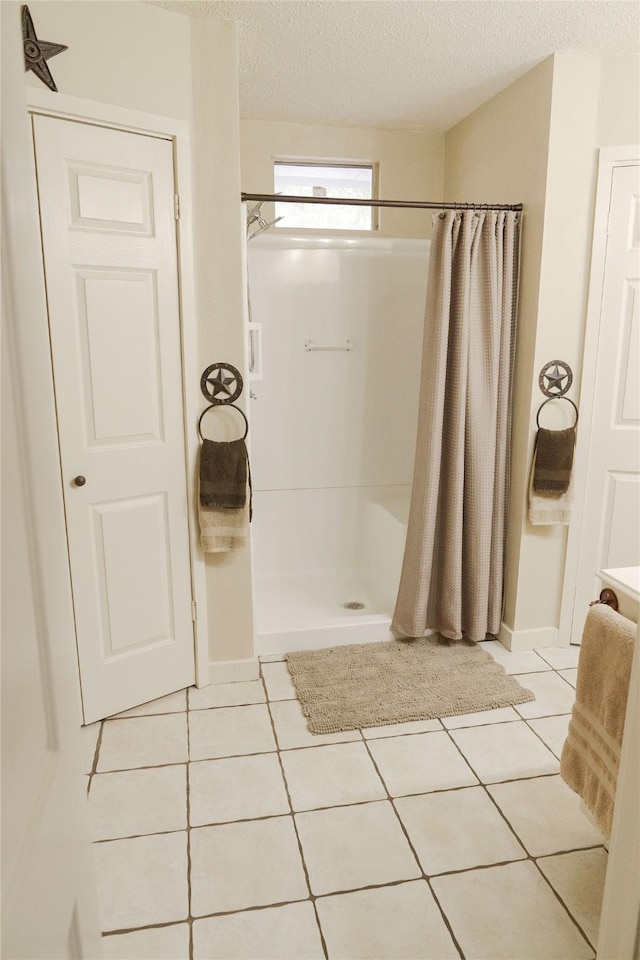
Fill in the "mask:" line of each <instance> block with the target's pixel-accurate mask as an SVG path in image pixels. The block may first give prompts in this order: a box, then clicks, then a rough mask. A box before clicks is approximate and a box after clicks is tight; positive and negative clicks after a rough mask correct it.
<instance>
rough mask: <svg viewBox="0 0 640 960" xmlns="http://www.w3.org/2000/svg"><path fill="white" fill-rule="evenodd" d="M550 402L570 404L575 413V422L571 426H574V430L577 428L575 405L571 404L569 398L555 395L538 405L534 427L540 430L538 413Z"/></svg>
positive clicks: (576, 409)
mask: <svg viewBox="0 0 640 960" xmlns="http://www.w3.org/2000/svg"><path fill="white" fill-rule="evenodd" d="M552 400H566V401H567V403H570V404H571V406H572V407H573V409H574V410H575V412H576V421H575V423H574V425H573V426H574V428H575V427H577V426H578V408H577V407H576V405H575V403H574V402H573V400H572V399H571V397H561V396H559V395H557V396H553V397H547V399H546V400H543V401H542V403H541V404H540V406H539V407H538V412H537V414H536V426H537V427H538V429H540V411H541V410H542V408H543V407H544V406H546V405H547V404H548V403H551V401H552Z"/></svg>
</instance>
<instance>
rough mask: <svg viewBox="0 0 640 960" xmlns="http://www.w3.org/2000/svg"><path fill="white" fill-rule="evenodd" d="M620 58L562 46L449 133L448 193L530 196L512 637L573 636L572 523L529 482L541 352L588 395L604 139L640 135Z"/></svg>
mask: <svg viewBox="0 0 640 960" xmlns="http://www.w3.org/2000/svg"><path fill="white" fill-rule="evenodd" d="M633 60H635V68H634V64H633V63H632V62H631V61H633ZM621 61H625V62H624V63H623V62H618V61H617V60H615V61H614V60H613V58H612V59H611V60H604V61H601V60H600V58H592V57H580V56H573V55H568V54H556V55H554V56H553V57H550V58H549V59H547V60H546V61H544V62H543V63H542V64H540V65H539V66H538V67H536V68H534V70H532V71H530V72H529V73H528V74H526V75H525V76H524V77H522V78H520V80H518V81H517V82H516V83H514V84H513V85H512V86H510V87H509V88H508V89H507V90H505V91H503V92H502V93H501V94H499V95H498V96H497V97H494V98H493V99H492V100H491V101H489V102H488V103H486V104H484V105H483V106H482V107H480V108H479V109H478V110H476V111H475V113H473V114H472V115H471V116H470V117H467V118H466V119H465V120H463V121H462V122H461V123H460V124H458V125H457V126H456V127H454V128H453V130H451V131H450V132H449V133H448V134H447V138H446V152H445V164H446V166H445V185H446V192H447V196H448V197H450V196H453V195H454V194H459V195H460V196H459V198H460V199H475V200H479V199H480V200H483V199H487V200H505V201H509V202H510V201H512V200H521V201H523V202H524V204H525V214H524V219H523V245H522V272H521V298H520V310H519V328H518V348H517V356H516V368H515V383H514V405H513V465H512V488H511V500H510V521H509V531H508V540H507V582H506V596H505V613H504V625H505V628H506V629H505V630H504V636H503V639H505V640H506V641H507V642H511V643H513V645H514V647H518V646H520V647H525V646H529V645H534V644H539V645H543V644H545V643H555V642H560V643H563V642H567V639H568V638H566V637H560V636H558V631H557V628H558V625H559V622H560V607H561V600H562V585H563V576H564V562H565V554H566V536H567V532H566V529H565V528H562V527H540V528H538V527H536V528H533V527H531V526H530V525H529V523H528V521H527V516H526V510H527V482H528V472H529V468H530V463H531V456H532V449H533V439H534V436H535V428H536V427H535V414H536V410H537V408H538V406H539V404H540V402H541V400H542V399H543V398H542V395H541V394H540V392H539V390H538V386H537V378H538V373H539V370H540V368H541V367H542V366H543V364H544V363H546V362H547V361H548V360H554V359H564V360H566V361H567V362H568V363H569V364H570V365H571V367H572V368H573V371H574V377H575V379H574V385H573V387H572V390H571V396H572V397H574V398H577V397H578V395H579V387H580V374H581V364H582V351H583V338H584V324H585V315H586V302H587V287H588V274H589V261H590V250H591V237H592V230H593V208H594V199H595V176H596V170H597V148H598V147H599V146H604V145H609V144H611V143H613V142H616V141H617V142H629V140H632V139H633V137H634V136H637V115H636V112H635V110H634V107H633V104H634V103H635V102H637V92H634V93H633V94H630V93H629V90H628V85H629V82H630V79H631V76H632V74H633V71H634V69H635V71H636V73H637V58H621ZM496 190H497V191H499V192H498V194H496ZM473 191H475V193H476V195H475V197H471V192H473ZM478 191H480V192H478ZM461 192H462V194H461ZM568 411H569V408H568V406H567V413H568ZM568 422H569V417H567V420H566V421H560V420H558V422H557V425H559V426H563V425H565V423H567V424H568ZM553 425H556V424H553Z"/></svg>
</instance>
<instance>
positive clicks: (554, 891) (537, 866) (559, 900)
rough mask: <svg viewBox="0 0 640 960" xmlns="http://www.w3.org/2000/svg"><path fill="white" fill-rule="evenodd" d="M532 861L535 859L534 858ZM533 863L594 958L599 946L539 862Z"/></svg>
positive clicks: (575, 851) (573, 851) (534, 861)
mask: <svg viewBox="0 0 640 960" xmlns="http://www.w3.org/2000/svg"><path fill="white" fill-rule="evenodd" d="M588 849H599V847H598V848H594V847H590V848H588ZM567 852H570V853H578V852H580V851H577V850H572V851H567ZM551 856H557V854H551ZM532 859H533V858H532ZM540 859H542V857H541V858H540ZM533 863H534V865H535V867H536V869H537V871H538V873H539V874H540V876H541V877H542V879H543V880H544V882H545V883H546V884H547V886H548V887H549V889H550V890H551V892H552V893H553V895H554V897H555V898H556V900H557V901H558V902H559V903H560V905H561V906H562V907H564V909H565V910H566V912H567V914H568V915H569V917H570V919H571V921H572V922H573V924H574V925H575V926H576V927H577V929H578V931H579V932H580V933H581V935H582V936H583V937H584V939H585V941H586V942H587V944H588V946H590V947H591V949H592V950H593V951H594V956H595V951H596V946H597V944H596V946H594V944H593V943H591V940H590V939H589V937H588V936H587V934H586V933H585V931H584V930H583V929H582V927H581V926H580V924H579V923H578V921H577V920H576V918H575V917H574V915H573V913H572V911H571V910H570V909H569V907H568V906H567V904H566V903H565V902H564V900H563V899H562V897H561V896H560V894H559V893H558V891H557V890H556V888H555V887H554V886H553V884H552V883H551V881H550V880H549V878H548V877H547V876H545V873H544V871H543V870H542V869H541V867H540V866H539V865H538V861H537V860H535V859H533ZM598 926H600V922H599V921H598Z"/></svg>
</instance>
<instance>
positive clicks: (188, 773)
mask: <svg viewBox="0 0 640 960" xmlns="http://www.w3.org/2000/svg"><path fill="white" fill-rule="evenodd" d="M186 696H187V700H186V717H187V769H186V784H185V786H186V790H187V797H186V800H187V811H186V812H187V912H188V918H187V922H188V924H189V960H193V949H194V947H193V913H192V909H191V902H192V889H191V867H192V864H191V726H190V723H189V693H188V692H187V695H186Z"/></svg>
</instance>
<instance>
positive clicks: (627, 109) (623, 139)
mask: <svg viewBox="0 0 640 960" xmlns="http://www.w3.org/2000/svg"><path fill="white" fill-rule="evenodd" d="M634 143H640V57H637V56H629V57H603V59H602V76H601V82H600V104H599V111H598V146H600V147H621V146H625V145H626V144H634Z"/></svg>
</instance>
